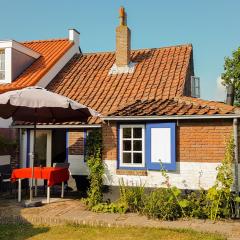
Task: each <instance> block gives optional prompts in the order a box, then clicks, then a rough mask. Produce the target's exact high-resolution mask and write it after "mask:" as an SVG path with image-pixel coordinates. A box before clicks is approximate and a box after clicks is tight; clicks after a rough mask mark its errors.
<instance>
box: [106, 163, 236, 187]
mask: <svg viewBox="0 0 240 240" xmlns="http://www.w3.org/2000/svg"><path fill="white" fill-rule="evenodd" d="M218 165H219V163H199V162H181V163H179V162H178V163H177V170H176V171H174V172H169V173H168V175H169V179H170V184H171V185H173V186H176V187H178V188H180V189H193V190H194V189H200V187H201V188H204V189H208V188H210V187H211V186H212V185H213V184H214V181H215V179H216V174H217V172H216V167H217V166H218ZM104 166H105V175H104V184H106V185H109V186H110V185H111V186H118V185H119V181H120V180H121V179H123V180H124V182H125V183H126V184H127V185H130V186H132V185H133V186H134V185H135V186H136V185H139V184H140V183H142V184H144V185H145V187H161V186H162V187H163V186H164V185H163V182H164V178H163V177H162V174H161V172H160V171H148V176H130V175H117V174H116V169H117V161H116V160H105V161H104ZM239 168H240V164H239ZM239 174H240V169H239ZM239 176H240V175H239ZM239 180H240V179H239Z"/></svg>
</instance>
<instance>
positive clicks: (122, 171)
mask: <svg viewBox="0 0 240 240" xmlns="http://www.w3.org/2000/svg"><path fill="white" fill-rule="evenodd" d="M116 174H117V175H131V176H147V175H148V174H147V170H128V169H117V170H116Z"/></svg>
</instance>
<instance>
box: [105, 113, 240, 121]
mask: <svg viewBox="0 0 240 240" xmlns="http://www.w3.org/2000/svg"><path fill="white" fill-rule="evenodd" d="M233 118H234V119H237V118H240V115H237V114H225V115H221V114H219V115H179V116H178V115H164V116H112V117H111V116H110V117H102V119H103V120H105V121H140V120H181V119H233Z"/></svg>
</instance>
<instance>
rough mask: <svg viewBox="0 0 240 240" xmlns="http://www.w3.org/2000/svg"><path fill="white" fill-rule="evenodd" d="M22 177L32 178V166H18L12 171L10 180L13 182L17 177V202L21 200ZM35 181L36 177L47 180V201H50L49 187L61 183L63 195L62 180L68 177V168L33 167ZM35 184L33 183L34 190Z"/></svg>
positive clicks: (64, 180) (62, 193) (62, 195)
mask: <svg viewBox="0 0 240 240" xmlns="http://www.w3.org/2000/svg"><path fill="white" fill-rule="evenodd" d="M24 178H29V179H31V178H32V168H19V169H14V170H13V172H12V176H11V180H12V182H15V181H16V180H17V179H18V183H19V184H18V202H21V180H22V179H24ZM34 179H35V183H36V181H37V179H45V180H47V203H49V202H50V187H51V186H53V185H55V184H58V183H62V192H61V197H62V198H63V197H64V182H66V181H68V179H69V170H68V168H60V167H34ZM36 189H37V184H35V191H36Z"/></svg>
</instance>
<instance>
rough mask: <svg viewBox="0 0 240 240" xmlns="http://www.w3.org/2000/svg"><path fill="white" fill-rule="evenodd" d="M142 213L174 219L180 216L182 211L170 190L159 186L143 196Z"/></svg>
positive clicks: (153, 216)
mask: <svg viewBox="0 0 240 240" xmlns="http://www.w3.org/2000/svg"><path fill="white" fill-rule="evenodd" d="M143 214H146V215H147V216H148V217H152V218H159V219H162V220H175V219H177V218H180V217H181V216H182V211H181V208H180V206H179V203H178V202H177V200H176V198H175V196H174V195H173V193H172V190H171V189H169V188H159V189H156V190H154V191H152V192H151V193H150V194H149V195H146V196H145V199H144V209H143Z"/></svg>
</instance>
